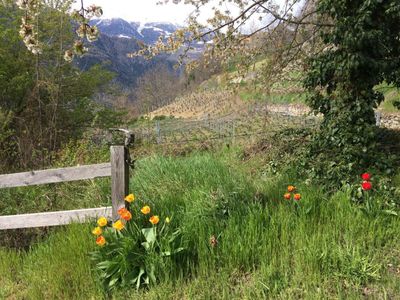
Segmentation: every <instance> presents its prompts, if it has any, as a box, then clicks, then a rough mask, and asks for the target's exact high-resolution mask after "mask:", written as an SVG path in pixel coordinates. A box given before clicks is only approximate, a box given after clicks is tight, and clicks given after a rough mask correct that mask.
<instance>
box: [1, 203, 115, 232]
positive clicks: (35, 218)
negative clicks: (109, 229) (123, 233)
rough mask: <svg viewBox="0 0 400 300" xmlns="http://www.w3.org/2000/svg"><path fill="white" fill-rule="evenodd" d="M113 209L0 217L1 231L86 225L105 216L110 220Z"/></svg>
mask: <svg viewBox="0 0 400 300" xmlns="http://www.w3.org/2000/svg"><path fill="white" fill-rule="evenodd" d="M111 215H112V208H111V207H100V208H89V209H78V210H67V211H56V212H45V213H34V214H23V215H13V216H2V217H1V216H0V230H5V229H17V228H34V227H46V226H58V225H66V224H70V223H73V222H75V223H77V222H78V223H84V222H86V221H88V219H91V218H97V217H100V216H104V217H106V218H110V217H111Z"/></svg>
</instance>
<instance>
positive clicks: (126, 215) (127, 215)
mask: <svg viewBox="0 0 400 300" xmlns="http://www.w3.org/2000/svg"><path fill="white" fill-rule="evenodd" d="M121 218H122V219H124V220H125V221H129V220H130V219H132V214H131V213H130V212H129V211H125V212H123V213H122V214H121Z"/></svg>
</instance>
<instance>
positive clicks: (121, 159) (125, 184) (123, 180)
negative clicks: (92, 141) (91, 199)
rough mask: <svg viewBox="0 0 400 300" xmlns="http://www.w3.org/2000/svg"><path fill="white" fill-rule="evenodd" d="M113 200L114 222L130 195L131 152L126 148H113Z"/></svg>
mask: <svg viewBox="0 0 400 300" xmlns="http://www.w3.org/2000/svg"><path fill="white" fill-rule="evenodd" d="M110 153H111V200H112V216H113V220H114V221H116V220H117V219H118V209H120V208H121V207H124V206H125V200H124V198H125V196H126V195H128V193H129V164H128V159H129V151H128V148H127V147H125V146H111V147H110Z"/></svg>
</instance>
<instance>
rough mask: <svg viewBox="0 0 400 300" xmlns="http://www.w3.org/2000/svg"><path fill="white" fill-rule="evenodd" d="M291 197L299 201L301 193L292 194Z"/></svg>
mask: <svg viewBox="0 0 400 300" xmlns="http://www.w3.org/2000/svg"><path fill="white" fill-rule="evenodd" d="M293 198H294V200H296V201H299V200H300V199H301V195H300V194H294V196H293Z"/></svg>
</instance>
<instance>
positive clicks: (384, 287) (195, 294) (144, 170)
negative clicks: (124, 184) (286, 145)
mask: <svg viewBox="0 0 400 300" xmlns="http://www.w3.org/2000/svg"><path fill="white" fill-rule="evenodd" d="M245 153H246V152H245V150H244V149H243V148H242V147H230V148H229V149H227V148H226V147H223V148H221V149H219V150H216V151H213V153H210V152H193V153H190V154H188V155H186V156H180V157H177V156H165V155H159V154H153V155H150V156H147V157H144V158H141V159H139V160H138V161H137V164H136V169H135V172H134V174H133V176H132V178H131V187H130V189H131V191H132V192H133V193H134V194H135V195H136V198H137V200H136V201H138V202H139V203H140V202H143V203H147V204H149V205H150V206H151V207H152V210H154V211H156V212H157V213H158V214H159V215H160V217H161V219H163V218H165V217H167V216H168V217H170V218H171V223H170V226H172V227H174V228H179V229H180V230H181V232H182V244H183V246H184V248H185V251H183V252H182V253H181V254H180V255H179V257H177V258H175V259H174V260H171V261H168V262H167V263H163V264H160V265H157V268H156V273H157V285H155V286H152V287H150V288H146V287H145V288H141V289H139V290H138V291H137V290H136V288H135V287H133V288H131V289H121V290H115V291H113V292H112V293H111V294H104V293H103V291H102V288H101V285H100V283H99V281H98V277H97V274H96V272H95V271H94V266H93V263H92V262H91V260H90V255H89V253H90V252H92V251H94V250H95V249H96V247H98V246H96V245H95V242H94V238H93V236H92V235H91V229H92V227H93V225H94V222H93V224H84V225H77V224H73V225H70V226H65V227H59V228H54V229H52V230H50V232H47V234H43V233H42V234H40V235H37V239H36V240H35V241H34V242H30V243H29V246H26V247H25V248H18V249H15V248H10V247H8V248H5V247H3V248H1V249H0V274H1V276H0V298H1V299H110V298H112V299H121V298H125V299H255V298H259V299H260V298H261V299H365V298H367V299H398V297H399V295H400V219H399V217H398V215H397V214H396V212H392V213H390V214H389V213H385V212H384V211H382V210H379V209H376V210H374V209H370V210H365V209H364V208H363V207H362V206H361V205H357V204H355V203H354V202H352V200H351V189H352V187H350V186H348V187H343V188H342V189H340V190H337V191H335V192H326V191H323V190H322V189H321V188H320V187H319V186H314V185H312V184H308V185H307V184H306V183H305V180H304V179H303V178H299V177H298V175H296V173H295V172H291V171H290V169H286V170H285V171H282V172H275V171H273V170H271V168H268V167H267V166H268V164H267V161H266V156H265V155H264V154H262V153H254V155H251V156H249V155H245ZM372 180H374V177H372ZM399 184H400V178H399V176H397V178H396V181H395V185H396V186H398V185H399ZM107 185H108V183H107V182H105V181H102V180H100V181H99V182H98V181H93V182H90V183H88V184H87V185H82V186H81V187H80V188H71V186H69V187H70V188H69V189H68V192H67V191H66V190H65V189H66V188H67V187H68V186H67V187H61V188H60V189H59V190H57V191H53V193H55V195H54V197H55V198H56V199H59V202H57V203H56V204H54V207H53V208H57V207H58V208H61V207H62V208H65V207H69V206H70V205H69V204H67V203H66V202H68V203H73V204H77V203H87V205H88V206H90V205H92V206H93V205H99V204H103V203H105V204H107V202H108V201H109V191H107ZM288 185H295V186H296V187H297V190H298V192H299V193H301V196H302V197H301V200H299V201H294V200H285V199H284V198H283V194H284V193H285V192H286V189H287V186H288ZM36 189H42V192H43V191H47V193H49V187H46V186H45V187H42V188H37V187H36ZM18 192H20V191H18ZM24 192H25V193H26V197H23V196H22V194H20V197H21V199H20V201H24V200H25V201H29V200H30V199H33V197H34V196H33V195H31V194H30V188H27V189H25V191H24ZM369 192H371V194H370V197H371V199H373V201H377V202H378V201H381V200H383V199H380V197H383V196H382V195H381V194H378V193H376V192H375V190H374V189H373V190H371V191H369ZM15 193H17V192H10V191H8V194H7V191H6V192H4V191H3V192H2V198H3V199H6V202H7V199H8V201H10V199H11V198H12V196H13V195H15ZM20 193H21V192H20ZM7 195H8V196H7ZM66 195H68V197H66ZM6 197H8V198H6ZM13 205H15V204H13ZM3 212H4V210H3ZM133 218H135V213H133ZM9 234H10V235H13V234H14V235H18V232H17V233H13V232H11V233H9ZM31 235H32V233H31Z"/></svg>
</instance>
